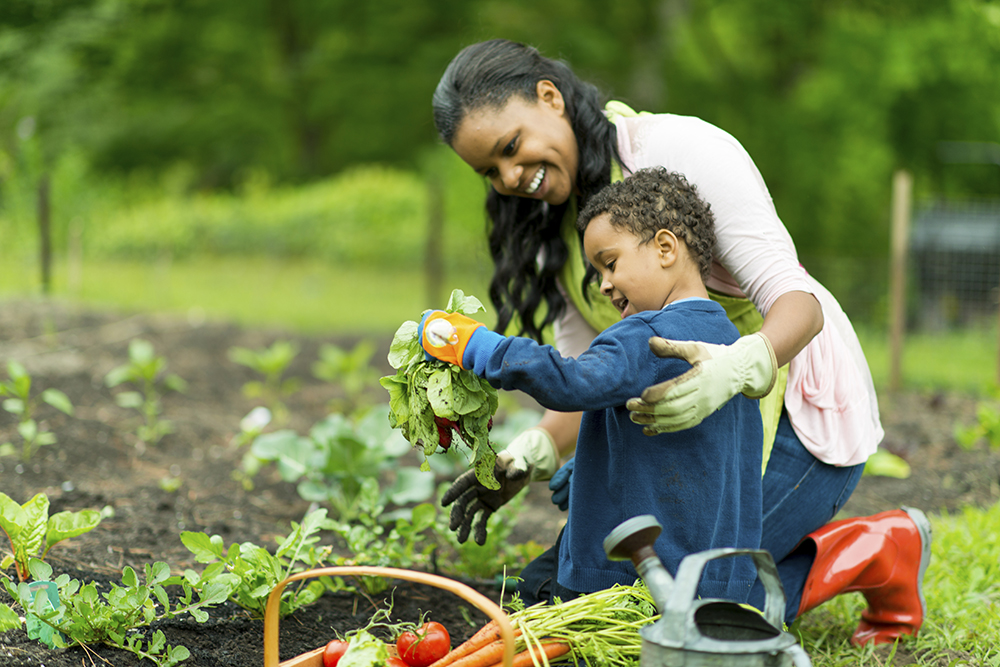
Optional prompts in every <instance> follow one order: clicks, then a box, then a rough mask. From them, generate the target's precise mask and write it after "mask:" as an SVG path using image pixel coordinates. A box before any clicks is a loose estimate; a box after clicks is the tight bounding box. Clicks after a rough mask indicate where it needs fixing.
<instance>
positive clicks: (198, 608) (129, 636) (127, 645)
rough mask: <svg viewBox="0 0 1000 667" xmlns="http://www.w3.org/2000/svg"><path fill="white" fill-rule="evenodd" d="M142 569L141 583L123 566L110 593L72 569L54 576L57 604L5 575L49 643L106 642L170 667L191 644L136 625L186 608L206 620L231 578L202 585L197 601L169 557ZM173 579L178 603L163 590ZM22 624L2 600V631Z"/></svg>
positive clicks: (39, 566)
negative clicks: (146, 632)
mask: <svg viewBox="0 0 1000 667" xmlns="http://www.w3.org/2000/svg"><path fill="white" fill-rule="evenodd" d="M30 567H31V575H32V577H34V579H35V580H36V581H48V580H49V579H51V577H52V568H51V567H50V566H49V565H48V564H46V563H43V562H41V561H39V560H36V559H32V560H31V563H30ZM144 574H145V583H140V582H139V577H138V576H137V575H136V572H135V570H133V569H132V568H131V567H125V569H124V570H123V571H122V585H121V586H118V585H117V584H112V585H111V590H110V591H108V592H106V593H100V592H98V590H97V585H96V584H94V583H92V582H91V583H86V584H83V583H81V582H80V581H79V580H76V579H70V577H69V575H65V574H63V575H60V576H58V577H57V578H56V579H55V581H54V582H52V583H54V584H55V586H56V588H57V590H58V604H57V605H53V604H52V603H51V598H49V597H46V596H42V595H37V594H36V590H33V589H32V586H31V585H30V584H28V583H26V582H21V583H20V584H18V585H14V584H13V583H12V582H10V581H8V580H4V586H6V588H7V592H8V593H9V594H10V596H11V597H12V598H13V599H14V601H15V602H16V603H17V604H18V605H19V606H20V607H21V608H22V609H23V610H24V615H25V627H26V630H27V632H28V636H29V637H31V638H32V639H37V640H39V641H41V642H42V643H44V644H45V645H47V646H48V647H49V648H63V647H66V646H71V645H74V644H81V645H91V644H105V645H108V646H112V647H114V648H117V649H121V650H124V651H128V652H130V653H133V654H135V655H136V656H138V657H139V658H145V659H148V660H150V661H151V662H152V663H154V664H155V665H158V666H159V667H172V665H176V664H178V663H180V662H183V661H184V660H187V659H188V658H189V657H190V651H188V649H187V648H185V647H184V646H170V645H168V644H167V641H166V637H165V636H164V634H163V632H162V631H161V630H156V631H155V632H153V633H152V635H151V636H150V638H149V639H148V640H145V641H144V639H143V635H142V634H141V633H136V632H132V630H134V629H136V628H141V627H147V626H149V625H151V624H152V623H154V622H156V621H159V620H162V619H169V618H176V617H178V616H181V615H183V614H189V615H190V616H191V617H193V618H194V619H195V620H196V621H198V622H199V623H203V622H205V621H206V620H208V613H207V612H206V611H205V609H208V608H211V607H213V606H215V605H217V604H220V603H222V602H225V601H226V599H227V598H228V597H229V589H230V586H231V583H232V582H231V581H227V580H225V579H222V578H219V579H216V580H215V581H213V582H211V583H210V584H209V585H206V586H205V587H204V588H202V589H201V590H200V591H199V598H198V600H197V601H196V600H194V595H193V589H192V587H191V586H190V585H189V584H188V583H187V582H186V581H184V580H183V579H182V578H180V577H172V576H171V575H170V566H169V565H167V564H166V563H160V562H157V563H153V564H146V566H145V571H144ZM169 585H180V586H181V587H182V589H183V594H182V595H181V596H180V599H179V600H178V601H177V603H176V604H174V605H171V604H170V600H169V598H168V597H167V593H166V590H165V586H169ZM14 619H17V623H16V624H15V623H14V622H13V621H14ZM19 626H20V619H19V618H17V614H16V612H14V611H13V609H11V608H10V607H8V606H7V605H4V604H0V631H2V630H4V629H11V628H12V627H19Z"/></svg>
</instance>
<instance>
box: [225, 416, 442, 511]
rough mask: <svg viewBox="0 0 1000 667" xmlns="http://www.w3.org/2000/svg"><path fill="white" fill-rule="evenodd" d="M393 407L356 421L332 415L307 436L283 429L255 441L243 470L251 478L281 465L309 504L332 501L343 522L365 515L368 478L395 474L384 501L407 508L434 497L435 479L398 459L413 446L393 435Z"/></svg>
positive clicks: (244, 460)
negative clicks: (362, 501) (364, 492)
mask: <svg viewBox="0 0 1000 667" xmlns="http://www.w3.org/2000/svg"><path fill="white" fill-rule="evenodd" d="M388 413H389V406H388V405H384V404H383V405H381V406H376V407H374V408H372V409H371V410H370V411H369V412H368V413H367V414H366V415H365V416H364V417H362V418H361V419H359V420H357V421H356V422H352V421H351V420H349V419H348V418H347V417H345V416H344V415H340V414H333V415H330V416H329V417H327V418H326V419H324V420H322V421H320V422H318V423H316V424H315V425H314V426H313V427H312V429H311V430H310V431H309V434H308V435H304V436H303V435H299V434H298V433H296V432H295V431H293V430H290V429H283V430H280V431H274V432H272V433H265V434H264V435H262V436H260V437H258V438H257V439H256V440H254V442H253V444H252V445H251V446H250V451H249V452H248V454H247V455H246V456H244V458H243V469H244V471H245V472H246V474H247V476H248V477H252V476H253V475H254V474H256V472H257V471H258V470H259V469H260V467H261V466H262V465H264V464H266V463H269V462H274V463H275V464H277V466H278V472H279V474H280V475H281V478H282V479H283V480H284V481H286V482H290V483H294V484H296V485H297V487H296V488H297V489H298V492H299V495H300V496H302V498H304V499H305V500H309V501H313V502H319V503H327V504H329V505H330V506H331V508H332V509H333V510H334V513H335V515H336V517H337V518H338V519H340V520H342V521H349V520H352V519H354V518H356V517H357V516H358V515H359V513H360V511H361V510H360V507H359V495H360V493H361V489H362V485H363V484H364V482H365V480H367V479H378V478H379V477H380V476H383V475H391V477H392V483H391V484H389V485H388V486H387V487H386V488H385V489H383V490H381V494H382V495H381V500H382V502H391V503H393V504H394V505H400V506H402V505H406V504H408V503H413V502H422V501H424V500H427V499H428V498H430V497H431V496H433V495H434V476H433V475H432V474H430V473H425V472H421V471H420V470H419V469H417V468H416V467H415V466H400V464H399V457H400V456H402V455H403V454H405V453H406V452H408V451H409V450H410V445H409V443H407V442H406V440H404V439H403V438H402V437H401V436H400V435H399V433H397V432H396V431H394V430H393V429H392V427H391V426H390V424H389V420H388V418H387V416H388Z"/></svg>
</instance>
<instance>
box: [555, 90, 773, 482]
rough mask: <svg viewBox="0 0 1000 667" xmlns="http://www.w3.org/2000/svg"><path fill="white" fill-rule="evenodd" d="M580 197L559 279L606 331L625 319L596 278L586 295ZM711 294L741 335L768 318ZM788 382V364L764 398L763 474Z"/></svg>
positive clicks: (619, 107)
mask: <svg viewBox="0 0 1000 667" xmlns="http://www.w3.org/2000/svg"><path fill="white" fill-rule="evenodd" d="M647 113H648V112H642V113H636V112H635V111H632V109H630V108H629V107H628V106H626V105H625V104H623V103H621V102H616V101H612V102H608V105H607V107H606V111H605V114H606V115H607V116H608V118H609V120H612V121H613V120H614V119H615V117H617V116H639V115H646V114H647ZM621 180H623V173H622V167H621V165H620V164H618V163H617V162H614V161H613V162H612V164H611V182H612V183H617V182H618V181H621ZM576 213H577V211H576V197H575V196H574V197H573V198H571V201H570V206H569V208H568V209H567V211H566V216H565V217H564V218H563V223H562V229H561V230H560V233H561V236H562V238H563V241H565V242H566V247H567V248H568V249H569V257H568V258H567V259H566V263H565V264H564V265H563V268H562V270H561V272H560V274H559V282H560V283H561V284H562V286H563V289H565V290H566V293H567V295H568V296H569V300H570V301H571V302H572V303H573V305H574V306H576V308H577V309H578V310H579V311H580V314H581V315H582V316H583V319H584V320H586V322H587V323H588V324H589V325H590V326H592V327H593V328H594V329H595V330H597V331H604V330H605V329H607V328H608V327H610V326H611V325H612V324H614V323H615V322H618V321H620V320H621V315H620V314H619V312H618V310H617V309H616V308H615V307H614V306H613V305H612V304H611V301H610V299H607V298H605V297H604V296H602V295H601V290H600V285H598V284H597V283H596V282H595V281H591V282H589V283H588V284H587V288H586V289H587V296H588V297H589V301H588V300H587V299H584V295H583V289H584V288H583V276H584V273H585V272H586V268H587V262H586V259H584V256H583V245H582V243H581V241H580V235H579V233H578V232H577V230H576ZM708 296H709V297H710V298H711V299H712V300H713V301H715V302H716V303H718V304H719V305H720V306H722V307H723V309H724V310H725V311H726V315H727V316H728V317H729V320H730V321H731V322H732V323H733V324H734V325H736V329H737V331H739V333H740V335H741V336H746V335H748V334H752V333H754V332H756V331H760V327H761V325H762V324H763V323H764V318H763V317H762V316H761V314H760V312H758V311H757V308H756V307H755V306H754V305H753V303H751V302H750V300H749V299H747V298H744V297H735V296H729V295H727V294H721V293H719V292H716V291H713V290H708ZM787 382H788V365H787V364H786V365H784V366H782V367H781V368H779V369H778V378H777V380H776V381H775V383H774V389H772V390H771V393H769V394H768V395H767V396H765V397H764V398H762V399H760V414H761V420H762V422H763V426H764V443H763V446H764V452H763V459H762V463H761V474H762V475H763V473H764V469H765V468H766V467H767V461H768V459H769V458H770V456H771V448H772V447H773V446H774V436H775V435H776V434H777V431H778V419H779V418H780V417H781V408H782V406H783V405H784V401H785V386H786V384H787Z"/></svg>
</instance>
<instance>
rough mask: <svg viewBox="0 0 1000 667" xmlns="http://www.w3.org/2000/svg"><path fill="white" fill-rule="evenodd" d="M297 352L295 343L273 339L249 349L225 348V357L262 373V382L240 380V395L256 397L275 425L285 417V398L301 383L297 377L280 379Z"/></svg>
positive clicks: (286, 413)
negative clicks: (262, 402) (226, 354)
mask: <svg viewBox="0 0 1000 667" xmlns="http://www.w3.org/2000/svg"><path fill="white" fill-rule="evenodd" d="M298 354H299V346H298V345H297V344H296V343H294V342H291V341H287V340H276V341H274V343H273V344H272V345H271V347H265V348H262V349H259V350H251V349H250V348H246V347H231V348H229V359H230V361H232V362H233V363H236V364H240V365H241V366H246V367H247V368H249V369H251V370H253V371H256V372H257V373H259V374H261V375H263V376H264V380H263V381H259V380H251V381H250V382H247V383H244V385H243V395H244V396H246V397H247V398H259V399H261V400H263V401H264V403H266V404H267V407H268V408H270V410H271V412H272V413H273V414H274V419H275V421H276V422H278V423H279V424H281V423H284V422H285V421H287V420H288V407H287V406H286V405H285V399H286V398H290V397H291V396H292V395H294V394H295V393H296V392H297V391H298V390H299V387H300V385H301V381H300V380H299V379H298V378H294V377H293V378H287V379H286V378H284V377H283V376H284V374H285V371H286V370H287V369H288V366H289V364H291V363H292V360H294V359H295V357H296V356H297V355H298Z"/></svg>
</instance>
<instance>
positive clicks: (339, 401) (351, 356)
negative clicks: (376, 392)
mask: <svg viewBox="0 0 1000 667" xmlns="http://www.w3.org/2000/svg"><path fill="white" fill-rule="evenodd" d="M374 354H375V343H373V342H372V341H370V340H362V341H360V342H358V344H357V345H355V346H354V349H353V350H351V351H350V352H348V351H347V350H345V349H343V348H341V347H338V346H336V345H323V346H322V347H320V349H319V360H318V361H317V362H316V363H314V364H313V367H312V371H313V375H314V376H316V377H317V378H319V379H320V380H325V381H326V382H331V383H337V384H339V385H340V387H341V388H342V389H343V391H344V397H343V398H335V399H333V400H332V401H330V404H329V410H330V412H345V413H352V412H354V411H356V410H358V409H360V408H363V407H364V405H365V391H366V390H367V389H368V388H369V387H371V386H373V385H375V384H376V383H377V382H378V379H379V374H378V371H377V370H376V369H375V368H373V367H372V366H371V359H372V356H373V355H374Z"/></svg>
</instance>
